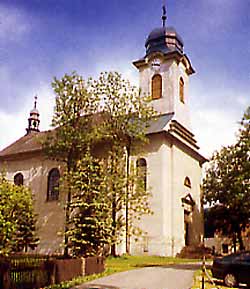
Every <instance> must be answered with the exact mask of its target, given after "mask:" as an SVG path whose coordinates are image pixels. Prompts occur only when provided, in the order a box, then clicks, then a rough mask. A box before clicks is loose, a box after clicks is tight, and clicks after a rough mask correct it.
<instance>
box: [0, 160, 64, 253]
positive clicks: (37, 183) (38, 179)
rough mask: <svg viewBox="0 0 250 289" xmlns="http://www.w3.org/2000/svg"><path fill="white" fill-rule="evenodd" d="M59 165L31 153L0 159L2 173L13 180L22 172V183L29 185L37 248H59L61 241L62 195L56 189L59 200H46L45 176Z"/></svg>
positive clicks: (42, 250)
mask: <svg viewBox="0 0 250 289" xmlns="http://www.w3.org/2000/svg"><path fill="white" fill-rule="evenodd" d="M55 167H57V168H60V166H59V165H58V164H57V163H56V162H53V161H49V160H45V159H44V158H43V157H42V156H39V155H35V156H31V157H27V158H25V159H24V158H18V157H17V158H16V159H14V160H9V161H8V162H5V163H0V170H1V169H4V170H5V171H6V173H7V174H6V177H7V179H8V180H10V181H12V182H13V181H14V175H15V174H16V173H19V172H20V173H22V174H23V176H24V185H25V186H27V187H29V188H30V189H31V191H32V193H33V196H34V208H35V212H36V214H37V230H38V235H39V237H40V244H39V246H38V248H37V249H36V250H37V251H39V252H41V253H52V252H59V251H62V247H61V243H62V241H63V238H62V235H60V232H62V231H63V229H64V210H63V207H64V204H65V196H64V195H63V192H60V195H59V196H60V197H59V201H47V179H48V173H49V171H50V170H51V169H52V168H55Z"/></svg>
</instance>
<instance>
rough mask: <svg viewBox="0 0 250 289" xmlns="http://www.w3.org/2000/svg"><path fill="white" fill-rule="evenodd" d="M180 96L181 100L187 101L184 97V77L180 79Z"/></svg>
mask: <svg viewBox="0 0 250 289" xmlns="http://www.w3.org/2000/svg"><path fill="white" fill-rule="evenodd" d="M179 96H180V101H181V102H183V103H184V102H185V99H184V80H183V78H182V77H181V78H180V80H179Z"/></svg>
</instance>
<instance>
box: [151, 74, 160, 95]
mask: <svg viewBox="0 0 250 289" xmlns="http://www.w3.org/2000/svg"><path fill="white" fill-rule="evenodd" d="M161 96H162V77H161V75H160V74H155V75H154V76H153V78H152V99H158V98H161Z"/></svg>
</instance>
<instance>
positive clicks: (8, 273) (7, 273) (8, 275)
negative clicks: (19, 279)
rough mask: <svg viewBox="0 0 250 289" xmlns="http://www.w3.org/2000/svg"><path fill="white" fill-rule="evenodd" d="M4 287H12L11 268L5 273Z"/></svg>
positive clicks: (7, 288) (6, 288)
mask: <svg viewBox="0 0 250 289" xmlns="http://www.w3.org/2000/svg"><path fill="white" fill-rule="evenodd" d="M3 289H10V269H8V270H6V271H5V272H4V273H3Z"/></svg>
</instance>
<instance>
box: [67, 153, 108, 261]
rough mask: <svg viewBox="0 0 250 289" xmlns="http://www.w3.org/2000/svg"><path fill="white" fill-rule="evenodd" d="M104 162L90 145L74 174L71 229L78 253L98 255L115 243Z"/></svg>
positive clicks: (69, 232)
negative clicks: (107, 246)
mask: <svg viewBox="0 0 250 289" xmlns="http://www.w3.org/2000/svg"><path fill="white" fill-rule="evenodd" d="M104 175H105V172H104V170H103V166H102V162H100V160H99V159H97V158H95V157H94V156H93V155H92V154H91V153H90V150H89V148H88V149H87V150H86V153H85V155H84V157H83V158H82V159H81V160H79V161H78V163H77V168H76V171H75V172H72V175H71V178H70V179H71V184H72V190H73V191H74V195H73V197H72V202H71V212H72V216H71V218H70V225H71V226H70V230H69V231H68V234H69V240H70V246H71V248H72V252H73V254H74V255H76V256H79V255H80V256H91V255H99V254H100V253H102V249H103V247H104V246H105V245H109V244H111V242H112V223H111V221H112V219H111V210H110V206H109V201H108V195H107V194H105V191H104V183H103V180H104Z"/></svg>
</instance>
